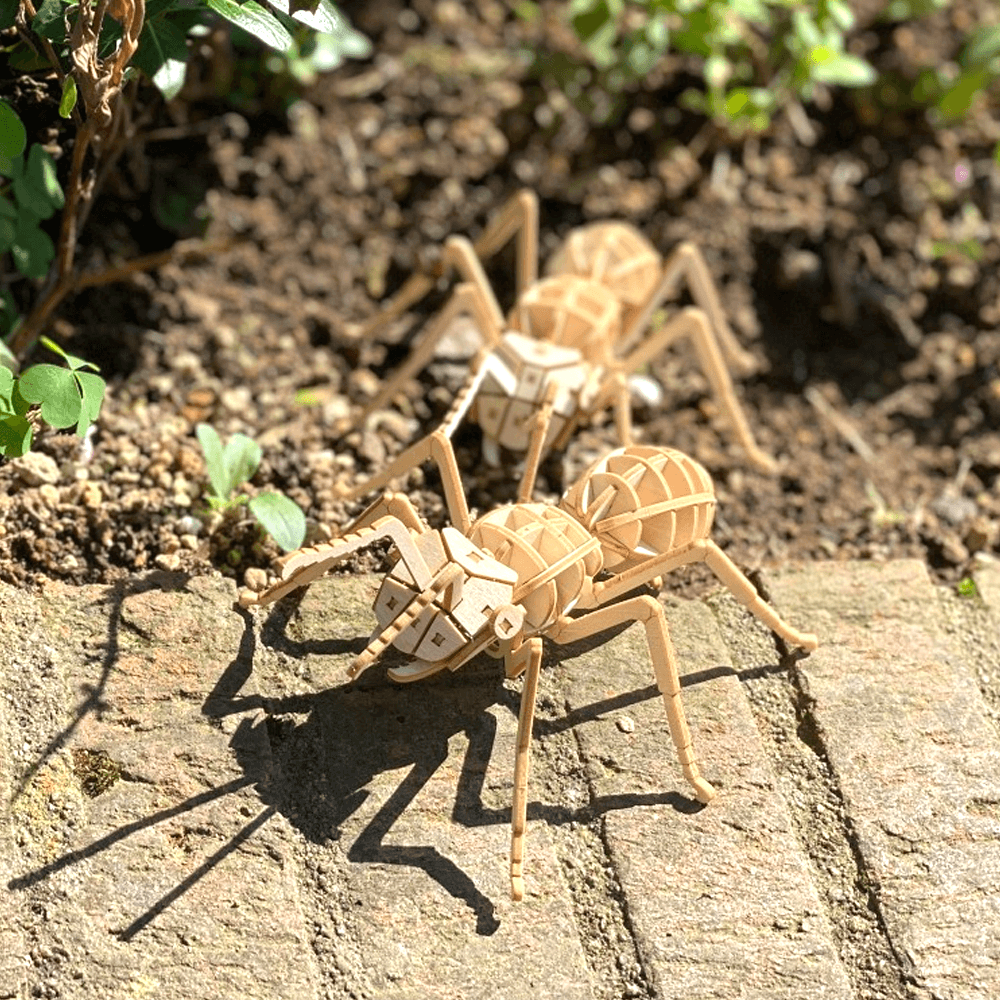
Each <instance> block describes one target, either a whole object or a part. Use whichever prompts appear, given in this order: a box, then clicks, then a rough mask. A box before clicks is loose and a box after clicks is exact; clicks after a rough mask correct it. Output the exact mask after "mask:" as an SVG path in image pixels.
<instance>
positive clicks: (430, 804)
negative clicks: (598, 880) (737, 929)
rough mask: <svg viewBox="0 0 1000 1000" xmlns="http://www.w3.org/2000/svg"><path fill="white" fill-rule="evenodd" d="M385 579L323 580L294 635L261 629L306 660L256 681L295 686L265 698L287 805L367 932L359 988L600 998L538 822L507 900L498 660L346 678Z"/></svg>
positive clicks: (508, 747) (404, 998)
mask: <svg viewBox="0 0 1000 1000" xmlns="http://www.w3.org/2000/svg"><path fill="white" fill-rule="evenodd" d="M374 582H375V581H374V579H373V578H359V579H350V580H347V579H338V580H325V581H322V582H321V583H319V584H316V585H315V586H313V588H312V589H311V590H310V591H309V592H308V594H307V595H306V597H305V598H304V599H303V601H302V604H301V606H300V609H299V613H298V615H297V616H296V617H295V620H294V621H293V623H292V624H290V625H289V626H288V627H287V629H281V630H280V631H279V630H274V631H272V630H270V629H269V628H267V627H265V629H264V642H265V643H267V642H273V643H274V648H275V649H276V650H277V651H279V652H280V651H284V652H285V653H286V654H288V653H293V654H294V655H295V657H296V659H295V660H294V663H293V664H290V663H289V662H287V661H286V662H285V663H282V662H281V661H280V659H278V658H275V659H274V660H268V659H267V658H266V657H264V656H260V657H258V660H257V662H258V663H259V664H260V667H259V675H258V684H259V685H260V688H261V690H262V691H264V692H265V693H267V694H269V695H272V693H273V695H272V696H277V695H278V694H279V692H283V695H284V696H283V697H280V698H278V697H275V701H274V702H273V703H272V710H274V711H275V712H277V713H279V714H281V715H282V718H283V720H284V726H283V732H284V735H283V737H282V740H281V743H280V745H279V746H278V747H277V748H276V750H275V758H276V762H277V765H278V769H279V773H280V779H279V782H278V784H277V786H276V789H275V791H276V795H277V798H276V802H277V804H278V807H279V809H280V810H281V811H282V812H283V813H284V814H285V815H287V816H288V818H289V820H290V822H291V823H292V824H293V825H295V826H296V828H297V829H298V830H299V832H300V833H301V834H302V836H303V837H304V838H305V839H306V841H307V842H310V843H311V844H312V845H314V848H313V850H312V851H311V857H312V858H313V859H314V860H313V861H312V862H311V863H310V865H308V866H307V869H306V871H305V872H304V873H303V877H304V878H305V879H306V880H307V881H309V880H312V879H315V878H317V876H316V870H317V869H318V868H320V867H323V866H325V867H326V868H327V869H328V870H329V869H335V870H337V872H338V874H339V877H340V887H339V892H340V893H341V894H342V896H343V898H344V907H343V908H344V910H345V911H346V914H347V915H346V916H344V917H341V919H344V920H346V921H348V922H349V924H350V936H351V937H352V938H354V939H357V940H360V941H362V942H364V957H365V960H366V963H367V967H366V969H365V970H364V987H365V993H366V995H370V996H375V997H387V998H388V997H392V998H401V1000H408V998H413V1000H423V998H426V997H438V996H441V997H462V998H470V1000H472V998H483V1000H486V998H494V997H497V996H499V995H502V996H504V997H511V998H522V997H523V998H525V1000H529V998H535V997H539V996H552V997H560V998H562V997H567V998H589V997H591V996H592V992H591V987H590V980H589V974H588V970H587V963H586V960H585V958H584V954H583V949H582V945H581V942H580V938H579V934H578V930H577V927H576V924H575V922H574V919H573V909H572V903H571V901H570V898H569V893H568V889H567V887H566V884H565V881H564V880H563V877H562V874H561V872H560V869H559V864H558V861H557V859H556V855H555V851H554V848H553V845H552V842H551V839H550V837H549V836H548V834H547V831H546V829H545V827H544V825H542V824H538V823H535V824H529V833H528V848H527V850H528V866H529V872H528V881H527V894H526V898H525V901H524V902H522V903H519V904H516V903H512V902H511V900H510V883H509V879H508V850H509V843H510V801H511V790H512V775H513V764H514V736H515V732H516V723H517V720H516V717H515V715H514V712H513V711H512V709H513V708H516V704H511V699H510V698H509V697H508V694H509V693H508V692H506V691H505V689H504V687H503V685H502V682H501V679H502V674H503V671H502V669H501V668H500V666H499V664H496V665H494V664H493V663H492V661H491V663H490V664H488V665H487V667H486V669H482V668H473V669H471V670H470V671H468V672H466V671H463V672H460V673H459V674H456V675H451V674H448V675H446V676H444V677H441V678H439V679H432V680H430V681H425V682H422V683H419V684H414V685H409V686H399V685H395V684H392V683H391V682H389V681H388V680H387V679H386V678H385V675H384V671H383V670H382V669H381V668H379V667H373V668H371V669H370V670H369V672H368V673H367V674H366V675H363V676H362V679H361V682H360V684H352V685H348V684H347V683H346V677H345V674H346V669H347V665H348V664H349V663H350V661H351V659H352V657H353V655H354V654H355V653H356V652H357V651H358V650H359V649H360V648H362V647H363V644H364V637H366V636H367V635H368V633H369V632H370V630H371V627H372V624H373V614H372V611H371V597H372V596H373V588H374ZM358 639H360V643H359V642H358V641H357V640H358ZM313 651H315V652H313ZM300 657H301V658H300ZM289 666H292V667H293V669H292V670H289ZM316 858H319V860H318V862H317V861H316V860H315V859H316ZM355 972H357V970H355Z"/></svg>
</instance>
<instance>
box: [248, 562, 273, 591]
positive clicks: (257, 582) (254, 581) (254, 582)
mask: <svg viewBox="0 0 1000 1000" xmlns="http://www.w3.org/2000/svg"><path fill="white" fill-rule="evenodd" d="M243 582H244V583H245V584H246V585H247V587H249V589H250V590H252V591H253V592H254V593H256V594H259V593H260V592H261V591H262V590H263V589H264V588H265V587H266V586H267V573H266V572H265V571H264V570H262V569H260V568H259V567H258V566H251V567H250V568H249V569H248V570H247V571H246V573H244V574H243Z"/></svg>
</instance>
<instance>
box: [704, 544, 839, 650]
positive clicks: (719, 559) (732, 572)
mask: <svg viewBox="0 0 1000 1000" xmlns="http://www.w3.org/2000/svg"><path fill="white" fill-rule="evenodd" d="M701 546H702V548H703V550H704V555H703V556H702V560H701V561H702V562H704V563H705V565H706V566H708V568H709V569H710V570H711V571H712V572H713V573H714V574H715V575H716V576H717V577H718V578H719V580H720V582H721V583H722V584H723V586H725V587H726V589H727V590H728V591H729V592H730V593H731V594H732V595H733V597H735V598H736V600H738V601H739V602H740V604H742V605H743V607H745V608H746V609H747V610H748V611H749V612H750V613H751V614H752V615H753V616H754V617H755V618H757V619H759V620H760V621H761V622H763V623H764V624H765V625H766V626H767V627H768V628H769V629H770V630H771V631H772V632H776V633H777V634H778V635H780V636H781V638H782V639H784V640H785V642H788V643H791V644H792V645H793V646H800V647H801V648H802V649H805V650H808V651H812V650H814V649H815V648H816V647H817V646H818V645H819V640H818V639H817V638H816V636H815V635H813V633H812V632H800V631H799V630H798V629H795V628H792V626H791V625H789V624H788V622H786V621H785V620H784V619H783V618H782V617H781V615H779V614H778V612H777V611H775V610H774V608H772V607H771V605H770V604H768V603H767V601H765V600H764V599H763V598H762V597H761V596H760V595H759V594H758V593H757V591H756V589H755V588H754V586H753V584H752V583H751V582H750V581H749V580H748V579H747V578H746V577H745V576H744V575H743V574H742V573H741V572H740V570H739V567H738V566H737V565H736V563H734V562H733V561H732V559H730V558H729V556H727V555H726V553H725V552H723V551H722V549H720V548H719V546H718V545H716V544H715V542H713V541H711V540H710V539H705V541H703V542H702V543H701Z"/></svg>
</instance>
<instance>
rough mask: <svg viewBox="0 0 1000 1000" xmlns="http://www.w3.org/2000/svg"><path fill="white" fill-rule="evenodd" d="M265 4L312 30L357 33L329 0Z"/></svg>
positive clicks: (277, 0) (281, 0) (270, 0)
mask: <svg viewBox="0 0 1000 1000" xmlns="http://www.w3.org/2000/svg"><path fill="white" fill-rule="evenodd" d="M267 5H268V6H269V7H273V8H274V9H275V10H279V11H281V13H282V14H286V15H288V16H290V17H292V18H294V19H295V20H296V21H298V22H299V23H300V24H304V25H305V26H306V27H307V28H312V29H313V31H319V32H323V33H325V34H329V35H341V34H348V33H350V34H354V35H358V34H359V32H356V31H355V30H354V29H353V28H352V27H351V26H350V25H349V24H348V23H347V19H346V18H345V17H344V15H343V14H341V13H340V11H339V10H337V7H336V5H335V4H333V3H332V2H331V0H318V2H309V3H303V2H302V0H267ZM360 37H361V38H362V39H364V40H365V42H367V41H368V39H367V38H365V36H364V35H360Z"/></svg>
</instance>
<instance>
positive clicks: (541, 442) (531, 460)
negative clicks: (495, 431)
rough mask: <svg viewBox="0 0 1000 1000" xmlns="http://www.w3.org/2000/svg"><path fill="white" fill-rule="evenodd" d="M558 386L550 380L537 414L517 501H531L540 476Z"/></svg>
mask: <svg viewBox="0 0 1000 1000" xmlns="http://www.w3.org/2000/svg"><path fill="white" fill-rule="evenodd" d="M557 391H558V386H557V385H556V384H555V383H554V382H550V383H549V385H548V388H547V389H546V390H545V398H544V399H543V400H542V405H541V408H540V409H539V411H538V412H537V413H536V414H535V418H534V421H533V423H534V425H535V426H534V427H533V428H532V431H531V438H530V439H529V441H528V455H527V458H525V460H524V473H523V474H522V476H521V485H520V486H519V487H518V489H517V502H518V503H530V502H531V494H532V493H533V492H534V490H535V478H536V477H537V476H538V466H539V463H540V462H541V461H542V454H543V453H544V451H545V439H546V437H548V433H549V425H550V424H551V423H552V409H553V405H554V403H555V395H556V392H557Z"/></svg>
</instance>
